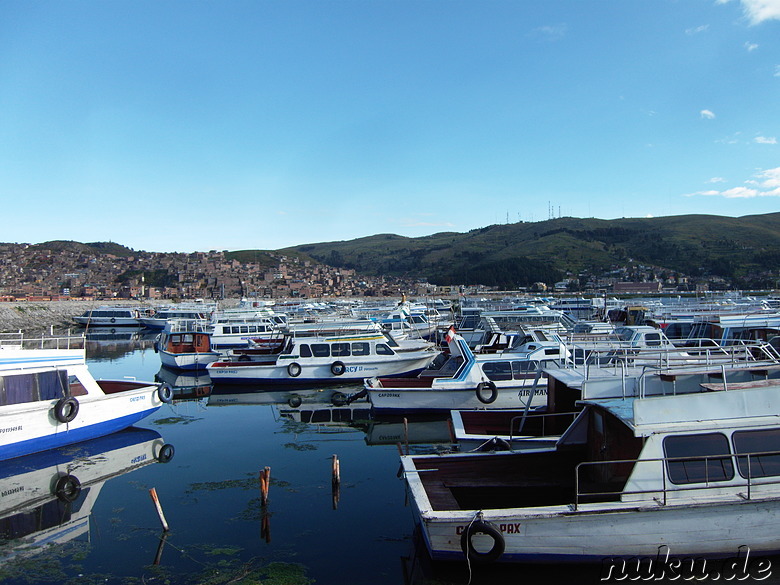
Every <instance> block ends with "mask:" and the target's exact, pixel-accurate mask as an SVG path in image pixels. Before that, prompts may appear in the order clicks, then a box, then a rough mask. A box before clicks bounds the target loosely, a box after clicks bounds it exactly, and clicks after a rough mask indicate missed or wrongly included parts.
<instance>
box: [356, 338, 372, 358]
mask: <svg viewBox="0 0 780 585" xmlns="http://www.w3.org/2000/svg"><path fill="white" fill-rule="evenodd" d="M370 353H371V349H370V346H369V345H368V343H366V342H365V341H356V342H354V343H353V344H352V355H368V354H370Z"/></svg>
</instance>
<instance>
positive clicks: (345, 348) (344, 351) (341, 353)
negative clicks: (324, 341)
mask: <svg viewBox="0 0 780 585" xmlns="http://www.w3.org/2000/svg"><path fill="white" fill-rule="evenodd" d="M330 355H332V356H333V357H348V356H349V355H350V351H349V343H334V344H333V345H331V346H330Z"/></svg>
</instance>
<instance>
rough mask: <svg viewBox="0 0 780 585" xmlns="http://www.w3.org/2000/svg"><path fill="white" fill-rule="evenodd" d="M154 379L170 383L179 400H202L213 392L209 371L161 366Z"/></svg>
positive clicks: (175, 396) (175, 398)
mask: <svg viewBox="0 0 780 585" xmlns="http://www.w3.org/2000/svg"><path fill="white" fill-rule="evenodd" d="M154 381H155V382H163V383H165V384H168V385H169V386H170V387H171V389H172V390H173V399H174V400H175V401H177V402H179V401H182V400H201V399H203V398H206V397H208V396H209V395H210V394H211V387H212V386H211V378H209V375H208V372H201V371H199V370H187V371H183V370H173V369H171V368H168V367H166V366H160V370H159V371H158V372H157V373H156V374H155V375H154Z"/></svg>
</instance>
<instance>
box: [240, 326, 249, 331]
mask: <svg viewBox="0 0 780 585" xmlns="http://www.w3.org/2000/svg"><path fill="white" fill-rule="evenodd" d="M241 333H249V327H247V326H246V325H241Z"/></svg>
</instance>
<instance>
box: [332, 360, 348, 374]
mask: <svg viewBox="0 0 780 585" xmlns="http://www.w3.org/2000/svg"><path fill="white" fill-rule="evenodd" d="M346 371H347V366H345V365H344V362H333V363H332V364H330V373H331V374H333V375H334V376H340V375H341V374H343V373H344V372H346Z"/></svg>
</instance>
